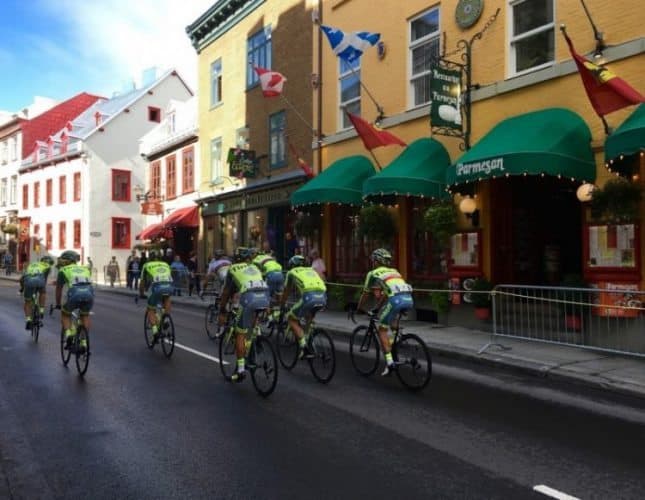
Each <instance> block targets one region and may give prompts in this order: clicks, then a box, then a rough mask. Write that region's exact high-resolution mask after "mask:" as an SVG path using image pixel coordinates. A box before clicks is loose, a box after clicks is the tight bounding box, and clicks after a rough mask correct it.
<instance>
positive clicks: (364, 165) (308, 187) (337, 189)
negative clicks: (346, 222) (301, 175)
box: [291, 155, 375, 206]
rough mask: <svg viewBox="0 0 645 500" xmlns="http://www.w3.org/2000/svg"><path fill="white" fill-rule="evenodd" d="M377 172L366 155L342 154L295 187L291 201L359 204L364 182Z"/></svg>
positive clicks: (304, 203)
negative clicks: (338, 158) (341, 156)
mask: <svg viewBox="0 0 645 500" xmlns="http://www.w3.org/2000/svg"><path fill="white" fill-rule="evenodd" d="M374 173H375V170H374V165H373V164H372V162H371V161H370V160H368V159H367V158H366V157H365V156H362V155H356V156H348V157H346V158H341V159H340V160H336V161H335V162H334V163H332V164H331V165H329V167H327V168H326V169H325V170H323V171H322V172H321V173H320V174H319V175H317V176H316V177H314V178H313V179H311V180H310V181H309V182H307V183H306V184H305V185H304V186H302V187H301V188H299V189H298V190H296V191H295V192H294V193H293V194H292V195H291V205H293V206H301V205H312V204H322V203H340V204H343V205H360V204H362V202H363V196H362V194H363V182H364V181H365V179H367V178H369V177H371V176H372V175H374Z"/></svg>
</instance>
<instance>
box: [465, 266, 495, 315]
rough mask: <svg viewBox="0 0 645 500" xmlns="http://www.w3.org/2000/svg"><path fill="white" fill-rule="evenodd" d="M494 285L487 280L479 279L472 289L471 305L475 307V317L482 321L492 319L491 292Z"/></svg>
mask: <svg viewBox="0 0 645 500" xmlns="http://www.w3.org/2000/svg"><path fill="white" fill-rule="evenodd" d="M492 289H493V284H492V283H491V282H490V281H488V280H487V279H486V278H483V277H482V278H477V279H475V280H474V281H473V285H472V287H471V290H470V291H471V292H474V293H472V294H471V303H472V304H473V305H474V306H475V316H476V317H477V318H479V319H481V320H486V319H488V318H490V307H491V294H490V292H491V290H492Z"/></svg>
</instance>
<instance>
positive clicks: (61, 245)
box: [58, 221, 67, 250]
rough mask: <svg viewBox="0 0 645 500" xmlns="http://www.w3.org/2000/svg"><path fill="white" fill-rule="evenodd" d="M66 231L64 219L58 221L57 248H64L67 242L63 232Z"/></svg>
mask: <svg viewBox="0 0 645 500" xmlns="http://www.w3.org/2000/svg"><path fill="white" fill-rule="evenodd" d="M66 232H67V223H66V222H65V221H61V222H59V223H58V248H60V249H61V250H62V249H64V248H65V245H66V243H67V241H66V238H65V233H66Z"/></svg>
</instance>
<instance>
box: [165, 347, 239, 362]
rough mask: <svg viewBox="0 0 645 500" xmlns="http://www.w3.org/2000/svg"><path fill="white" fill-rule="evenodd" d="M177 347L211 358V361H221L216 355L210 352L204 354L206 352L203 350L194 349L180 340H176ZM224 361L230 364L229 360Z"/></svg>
mask: <svg viewBox="0 0 645 500" xmlns="http://www.w3.org/2000/svg"><path fill="white" fill-rule="evenodd" d="M175 347H178V348H179V349H183V350H184V351H188V352H191V353H193V354H195V355H196V356H201V357H202V358H206V359H209V360H210V361H214V362H215V363H219V362H220V360H219V358H216V357H215V356H211V355H209V354H204V353H203V352H201V351H198V350H196V349H193V348H192V347H188V346H185V345H182V344H180V343H179V342H175ZM223 363H224V364H225V365H228V364H229V363H228V361H224V362H223Z"/></svg>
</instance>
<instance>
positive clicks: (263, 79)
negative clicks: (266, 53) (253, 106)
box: [253, 66, 287, 97]
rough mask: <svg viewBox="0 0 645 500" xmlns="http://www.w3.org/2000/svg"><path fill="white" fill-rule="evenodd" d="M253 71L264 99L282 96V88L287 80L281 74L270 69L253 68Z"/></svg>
mask: <svg viewBox="0 0 645 500" xmlns="http://www.w3.org/2000/svg"><path fill="white" fill-rule="evenodd" d="M253 69H254V70H255V72H256V73H257V74H258V77H259V78H260V86H261V87H262V94H264V97H276V96H279V95H280V94H282V87H283V85H284V82H286V81H287V79H286V78H285V77H284V75H283V74H282V73H278V72H277V71H272V70H270V69H265V68H261V67H259V66H253Z"/></svg>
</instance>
